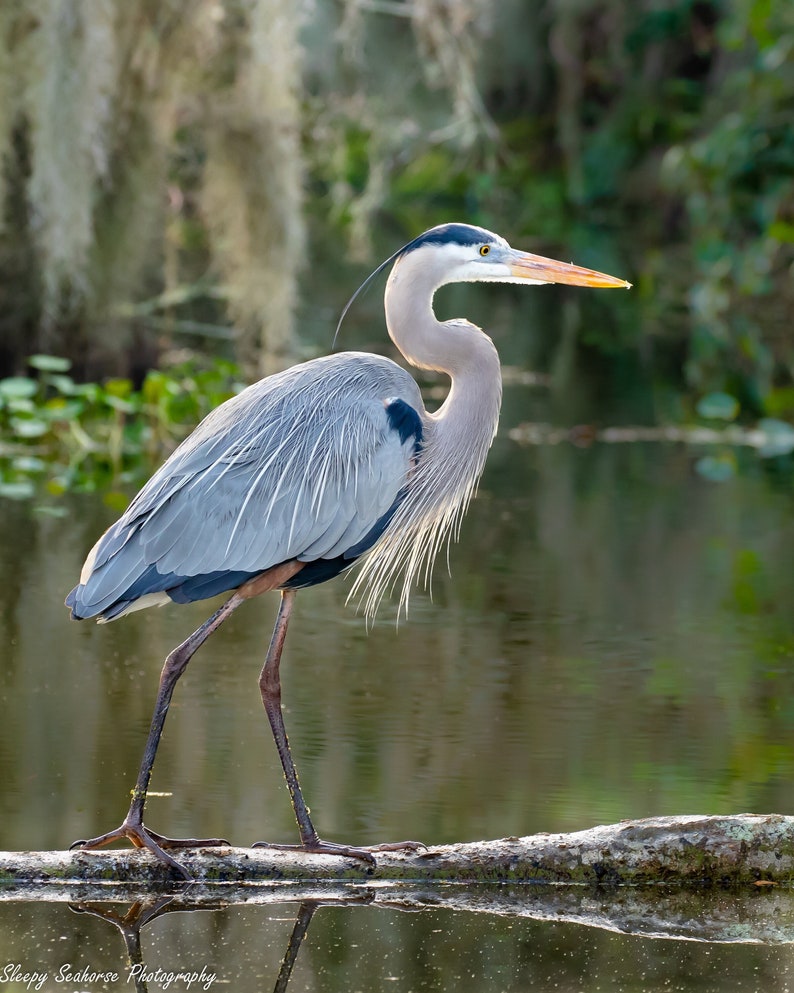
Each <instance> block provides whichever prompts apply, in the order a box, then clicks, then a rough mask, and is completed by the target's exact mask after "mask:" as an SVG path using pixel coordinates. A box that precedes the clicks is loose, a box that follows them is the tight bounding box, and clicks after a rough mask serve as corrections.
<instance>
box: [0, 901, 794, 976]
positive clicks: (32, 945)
mask: <svg viewBox="0 0 794 993" xmlns="http://www.w3.org/2000/svg"><path fill="white" fill-rule="evenodd" d="M76 888H78V887H76ZM212 889H213V888H212V887H203V888H202V887H200V886H198V887H195V888H194V887H188V888H186V889H184V890H182V891H181V892H179V893H176V894H168V895H166V894H161V895H152V896H150V897H145V898H142V899H140V900H135V901H134V902H133V904H132V906H130V907H127V908H124V909H121V908H117V907H114V906H113V905H112V904H109V903H104V902H101V903H93V902H91V903H86V902H85V901H83V902H81V903H78V904H77V905H73V907H72V909H74V910H76V911H77V912H78V914H79V916H78V917H77V918H74V917H73V918H71V919H67V917H66V916H65V914H66V908H65V906H64V905H63V904H60V905H59V904H55V903H53V904H47V903H28V904H24V903H20V904H14V903H12V902H9V901H7V900H5V901H3V902H0V962H9V963H16V964H18V965H19V968H20V970H27V971H28V973H30V974H32V973H33V971H35V972H36V974H37V975H38V976H46V977H47V981H48V982H49V985H47V981H45V983H44V984H43V985H42V988H44V989H51V988H61V987H62V986H63V985H64V984H60V986H59V985H58V984H57V983H55V982H54V977H55V976H57V975H59V974H60V975H65V974H66V973H67V972H70V973H71V974H72V975H80V974H82V975H89V976H90V975H91V974H94V975H95V976H96V975H105V976H109V975H111V974H114V973H115V974H116V975H118V976H119V979H118V980H116V981H113V982H110V981H107V982H105V981H103V980H101V979H98V980H90V979H89V980H87V981H86V982H85V983H84V984H82V985H81V986H80V989H81V990H85V991H87V993H100V991H101V990H103V989H116V988H118V989H122V988H133V987H135V988H136V989H137V990H138V991H139V993H142V991H147V993H155V991H156V990H160V989H165V988H166V984H167V986H168V988H170V989H173V990H185V989H188V988H189V989H192V990H196V989H220V988H224V987H228V988H231V989H234V990H235V993H248V991H251V993H253V991H254V990H256V991H258V993H259V991H261V990H263V989H265V990H267V989H275V990H276V991H281V993H284V991H286V990H289V993H301V991H310V990H319V989H321V990H323V993H353V991H360V993H370V991H373V993H374V991H376V990H383V989H396V990H405V991H409V990H418V989H432V990H436V991H439V993H446V991H449V993H468V991H472V993H474V991H477V993H504V991H505V990H513V989H515V990H535V989H537V990H550V989H559V990H562V991H570V993H573V991H578V993H589V991H591V990H592V991H594V993H595V991H596V990H599V989H601V990H603V989H607V988H608V989H611V990H616V991H623V990H625V991H627V993H629V991H631V993H637V991H648V993H655V991H657V990H662V989H678V990H682V991H686V993H690V991H692V993H694V991H696V990H709V991H712V990H713V991H715V993H716V991H719V993H731V991H733V990H736V991H739V990H742V991H744V990H759V991H760V990H781V991H782V990H784V989H786V988H787V986H788V982H789V979H790V977H791V971H792V965H794V945H792V944H791V943H790V942H791V940H792V935H794V930H793V929H792V922H794V908H793V907H792V901H791V897H790V894H789V893H787V892H784V891H778V892H777V893H769V892H764V893H761V894H758V893H752V892H748V891H746V890H744V891H732V892H716V891H709V892H701V893H699V894H693V893H691V892H690V893H686V892H684V891H681V890H676V889H672V888H671V889H667V888H664V887H661V888H659V887H655V888H647V889H645V890H642V889H635V888H622V889H619V890H608V889H607V890H601V889H590V888H584V887H532V886H524V887H515V886H514V887H499V886H495V887H487V886H479V887H477V886H475V887H442V888H435V889H433V890H428V888H427V887H410V886H407V887H403V886H395V887H393V888H392V889H391V890H389V889H388V888H386V889H385V890H384V889H383V888H379V889H377V888H375V889H369V890H367V888H359V887H353V888H352V889H351V891H350V892H351V894H352V895H351V896H350V897H349V898H348V897H345V896H344V895H341V896H339V897H338V898H335V897H333V896H331V895H330V893H329V894H327V895H323V893H322V887H317V888H316V889H315V891H314V893H313V894H312V893H311V888H310V887H306V888H299V889H303V890H304V893H305V899H301V898H300V897H299V896H298V895H297V893H298V889H296V888H290V887H287V888H286V889H287V890H288V891H289V893H288V894H287V893H285V892H284V889H285V888H284V887H283V886H282V887H281V890H282V892H281V893H279V887H278V885H273V886H271V887H262V888H260V887H250V886H249V887H244V888H242V889H238V890H236V891H235V890H225V889H223V888H221V891H220V892H221V894H222V895H221V896H220V897H219V896H218V895H216V894H215V893H213V892H212ZM332 889H334V890H339V891H344V886H337V887H333V888H332ZM453 891H454V892H453ZM448 897H451V903H450V908H446V903H447V898H448ZM285 899H286V900H290V901H293V900H300V901H301V902H300V903H297V904H296V903H295V902H292V903H284V902H279V901H284V900H285ZM227 900H229V901H231V902H229V903H227ZM361 903H364V904H366V906H365V907H363V908H361V907H359V906H356V905H357V904H361ZM296 906H297V908H298V909H297V912H296V910H295V907H296ZM452 908H457V909H456V910H455V909H452ZM411 909H415V910H418V911H419V912H416V913H408V914H406V913H405V910H411ZM197 910H209V911H212V912H211V913H204V914H199V913H194V912H188V913H184V911H197ZM179 911H182V913H180V912H179ZM473 911H474V912H473ZM699 919H702V921H706V920H708V921H710V922H712V926H713V927H714V928H716V929H717V930H715V931H712V934H713V935H714V936H717V935H719V938H718V940H717V941H716V942H715V941H704V940H702V939H698V938H697V937H695V933H696V932H695V931H693V930H692V926H693V925H692V924H690V923H688V922H693V924H694V927H695V928H698V927H700V923H695V922H698V920H699ZM107 924H110V925H112V928H111V929H110V930H109V929H108V928H107ZM310 924H311V930H309V925H310ZM586 925H589V926H586ZM144 928H146V929H147V935H146V941H145V942H144V941H142V935H141V932H142V931H143V929H144ZM116 932H119V933H120V934H121V936H122V940H123V947H124V950H125V952H126V960H127V961H126V964H125V965H124V966H122V964H121V962H120V956H119V952H120V948H119V944H118V941H117V940H116V939H115V937H114V935H115V933H116ZM307 932H308V933H309V938H308V940H307ZM654 934H655V935H656V936H651V935H654ZM108 937H111V938H112V940H111V941H108V940H107V938H108ZM682 937H683V938H684V939H685V940H681V938H682ZM765 940H766V941H769V942H771V943H769V944H764V943H763V942H764V941H765ZM780 942H788V943H787V944H780ZM67 963H68V966H67V965H66V964H67ZM177 974H181V976H180V978H175V977H176V976H177ZM128 977H129V978H128ZM169 977H173V978H169ZM190 977H192V978H190ZM274 984H275V985H274ZM16 988H20V989H21V988H23V987H21V986H17V987H15V986H13V985H11V986H10V989H12V990H13V989H16ZM65 988H67V989H68V988H69V987H68V985H67V986H65Z"/></svg>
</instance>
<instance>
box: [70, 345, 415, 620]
mask: <svg viewBox="0 0 794 993" xmlns="http://www.w3.org/2000/svg"><path fill="white" fill-rule="evenodd" d="M395 396H397V397H399V398H401V399H402V400H404V402H405V403H406V404H409V405H410V406H411V407H412V408H413V409H414V410H416V411H417V414H416V417H417V418H418V417H419V416H420V413H419V412H421V411H422V405H421V397H420V395H419V390H418V387H417V386H416V384H415V383H414V381H413V379H412V378H411V377H410V376H409V375H408V373H406V372H405V371H404V370H403V369H401V368H400V367H399V366H397V365H396V364H395V363H393V362H391V361H390V360H388V359H384V358H380V357H378V356H372V355H367V354H364V353H343V354H341V355H336V356H330V357H327V358H324V359H315V360H312V361H310V362H307V363H304V364H303V365H300V366H295V367H293V368H292V369H290V370H287V371H286V372H285V373H280V374H277V375H276V376H270V377H268V378H267V379H264V380H262V381H261V382H260V383H257V384H254V386H251V387H249V388H248V389H247V390H244V391H243V392H242V393H241V394H239V395H238V396H237V397H234V398H233V399H231V400H229V401H227V403H225V404H222V405H221V406H220V407H219V408H217V409H216V410H214V411H213V412H212V413H211V414H210V415H209V416H208V417H207V418H205V420H204V421H202V423H201V424H200V425H199V426H198V427H197V428H196V430H195V431H194V432H193V434H192V435H191V436H190V437H189V438H187V439H186V440H185V442H183V443H182V445H181V446H180V447H179V448H178V449H177V450H176V451H175V452H174V453H173V455H172V456H171V457H170V458H169V459H168V461H167V462H166V463H165V464H164V465H163V466H162V467H161V468H160V469H159V470H158V471H157V472H156V473H155V475H154V476H153V477H152V478H151V479H150V480H149V482H148V483H147V484H146V486H144V488H143V489H142V490H141V491H140V493H139V494H138V495H137V496H136V497H135V499H134V500H133V501H132V503H131V504H130V506H129V508H128V509H127V511H126V512H125V514H124V515H123V516H122V517H121V518H120V519H119V521H117V522H116V524H114V525H113V526H112V527H111V528H110V529H109V530H108V531H107V532H106V533H105V535H104V536H103V537H102V538H101V539H100V541H99V542H98V543H97V545H96V546H95V548H94V550H93V551H92V556H93V558H92V557H91V556H89V560H88V561H87V563H86V567H85V569H84V575H83V577H81V586H78V587H77V588H76V590H75V591H74V592H73V594H70V605H72V606H73V609H74V610H75V614H76V615H77V616H92V615H94V614H97V613H101V612H102V611H104V610H107V611H108V613H110V609H109V608H110V607H111V606H112V605H113V604H114V603H117V602H121V601H124V600H126V599H129V596H128V595H127V594H128V593H129V591H130V590H131V589H133V588H134V589H135V590H136V591H139V590H140V588H141V583H142V582H143V581H144V579H145V583H146V593H147V594H148V593H151V592H160V591H161V590H166V591H167V589H168V588H169V587H168V585H167V584H168V583H171V584H172V585H173V584H174V582H175V578H176V579H179V578H180V577H197V576H204V575H207V576H209V575H214V574H217V573H218V572H223V571H228V572H229V573H237V574H240V573H256V572H259V571H263V570H265V569H268V568H270V567H271V566H273V565H276V564H278V563H280V562H284V561H287V560H289V559H293V558H297V559H300V560H301V561H305V562H312V561H315V560H317V559H323V558H333V557H335V556H338V555H343V554H344V553H345V551H346V550H347V549H350V548H353V547H355V546H357V545H359V544H360V543H361V542H362V541H363V539H364V538H365V537H366V536H367V535H368V534H369V533H370V532H371V530H372V529H373V527H374V526H375V525H376V524H377V522H378V521H379V520H380V519H381V518H382V517H383V515H384V514H386V513H387V511H388V510H389V508H390V507H392V505H393V504H394V503H395V501H396V500H397V497H398V494H399V493H400V492H401V490H402V488H403V487H404V486H405V483H406V480H407V477H408V473H409V471H410V466H411V461H412V458H413V456H414V448H415V442H416V438H414V437H413V436H404V435H403V433H402V432H401V431H397V430H395V429H394V427H393V425H392V423H391V421H390V418H389V416H388V413H387V409H386V405H387V403H388V402H389V401H390V399H391V398H393V397H395ZM152 567H154V568H152ZM158 576H162V577H163V584H162V586H161V587H160V588H159V589H155V588H154V587H155V586H156V585H157V577H158ZM136 584H137V585H136ZM216 585H217V584H216ZM213 588H214V587H213ZM125 609H126V608H125Z"/></svg>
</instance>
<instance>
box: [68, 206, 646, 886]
mask: <svg viewBox="0 0 794 993" xmlns="http://www.w3.org/2000/svg"><path fill="white" fill-rule="evenodd" d="M390 263H394V267H393V269H392V271H391V274H390V276H389V279H388V282H387V284H386V291H385V296H384V303H385V309H386V325H387V328H388V332H389V335H390V336H391V339H392V341H393V342H394V344H395V345H396V346H397V348H398V349H399V350H400V352H401V353H402V354H403V356H404V357H405V358H406V359H407V360H408V362H410V363H411V364H412V365H414V366H416V367H418V368H420V369H430V370H435V371H438V372H443V373H446V374H447V375H448V376H449V377H450V380H451V387H450V390H449V394H448V396H447V398H446V400H445V401H444V403H443V404H442V405H441V407H440V408H439V409H438V410H437V411H436V412H435V413H428V412H427V411H426V410H425V408H424V405H423V403H422V397H421V395H420V392H419V388H418V386H417V385H416V383H415V382H414V380H413V378H412V377H411V376H410V375H409V374H408V373H407V372H406V371H405V370H404V369H402V368H401V367H400V366H399V365H397V364H396V363H395V362H392V361H391V360H390V359H387V358H383V357H381V356H379V355H370V354H366V353H362V352H344V353H341V354H337V355H330V356H326V357H324V358H318V359H313V360H311V361H309V362H305V363H303V364H301V365H297V366H294V367H293V368H291V369H288V370H287V371H285V372H281V373H277V374H276V375H273V376H268V377H267V378H266V379H263V380H261V381H260V382H258V383H255V384H254V385H253V386H249V387H248V389H246V390H243V392H242V393H240V394H239V395H238V396H236V397H233V398H232V399H231V400H228V401H227V402H226V403H224V404H222V405H221V406H220V407H218V408H217V409H215V410H214V411H212V413H210V414H209V416H207V417H206V418H205V419H204V420H203V421H202V422H201V424H199V426H198V427H197V428H196V430H195V431H194V432H193V433H192V434H191V435H190V437H188V438H187V439H186V440H185V441H184V442H183V443H182V444H181V445H180V446H179V447H178V448H177V449H176V451H175V452H174V453H173V455H171V457H170V458H169V459H168V460H167V461H166V462H165V464H164V465H163V466H162V467H161V468H160V469H159V470H158V471H157V472H156V473H155V474H154V476H152V478H151V479H150V480H149V482H148V483H147V484H146V485H145V486H144V488H143V489H142V490H141V491H140V493H138V495H137V496H136V497H135V499H134V500H133V501H132V503H131V504H130V506H129V507H128V509H127V510H126V512H125V513H124V514H123V516H122V517H121V518H120V519H119V520H118V521H117V522H116V524H114V525H113V526H112V527H111V528H110V529H109V530H107V531H106V532H105V533H104V534H103V535H102V537H101V538H100V539H99V541H98V542H97V543H96V545H94V547H93V548H92V549H91V551H90V553H89V555H88V558H87V559H86V562H85V565H84V566H83V571H82V574H81V576H80V583H79V585H78V586H76V587H75V588H74V589H73V590H72V592H71V593H70V594H69V596H68V597H67V599H66V604H67V606H68V607H70V608H71V611H72V617H75V618H79V619H82V618H86V617H97V618H98V619H99V620H100V621H110V620H113V619H114V618H117V617H121V616H122V615H124V614H127V613H130V611H133V610H139V609H141V608H142V607H149V606H152V605H154V604H164V603H169V602H170V601H175V602H176V603H189V602H191V601H193V600H202V599H205V598H207V597H212V596H215V595H216V594H219V593H223V592H228V591H229V590H233V591H234V592H233V593H232V595H231V597H230V598H229V599H228V600H227V601H226V602H225V603H224V605H223V606H222V607H221V608H220V609H219V610H218V611H216V613H215V614H213V616H212V617H210V618H209V620H207V621H206V622H205V623H204V624H202V625H201V627H200V628H198V629H197V630H196V631H195V632H194V633H193V634H191V635H190V637H189V638H188V639H187V640H186V641H184V642H182V644H181V645H179V646H178V647H177V648H175V649H174V650H173V651H172V652H171V653H170V655H169V656H168V657H167V659H166V660H165V664H164V666H163V671H162V674H161V677H160V686H159V691H158V694H157V702H156V705H155V709H154V715H153V717H152V724H151V729H150V731H149V737H148V740H147V742H146V748H145V750H144V754H143V759H142V762H141V767H140V772H139V774H138V781H137V783H136V785H135V789H134V790H133V791H132V802H131V804H130V808H129V811H128V813H127V816H126V817H125V819H124V821H123V823H122V824H121V825H120V827H118V828H116V829H115V830H114V831H110V832H109V833H107V834H104V835H101V836H100V837H98V838H92V839H90V840H89V841H78V842H75V844H74V845H73V846H72V847H81V848H98V847H100V846H102V845H105V844H108V843H109V842H112V841H117V840H120V839H122V838H126V839H129V840H130V841H131V842H132V843H133V844H134V845H136V846H137V847H145V848H148V849H149V850H150V851H151V852H153V853H154V854H155V855H156V856H157V857H158V858H159V859H161V860H162V861H163V862H165V863H167V864H168V865H169V866H171V867H172V868H174V869H175V870H177V871H178V872H179V873H180V874H181V875H183V876H185V877H186V878H189V876H188V873H187V872H186V870H185V868H184V867H183V866H182V865H181V864H180V863H179V862H177V861H176V859H174V858H173V857H172V856H171V855H170V854H169V853H168V852H167V851H165V849H167V848H185V847H194V846H207V845H220V844H226V842H224V841H223V840H222V839H217V838H214V839H203V840H197V839H187V840H175V839H170V838H164V837H163V836H162V835H159V834H155V833H154V832H153V831H150V830H149V829H148V828H146V827H144V824H143V810H144V805H145V803H146V795H147V790H148V787H149V780H150V777H151V771H152V765H153V763H154V758H155V754H156V752H157V746H158V743H159V740H160V735H161V733H162V730H163V724H164V722H165V716H166V713H167V711H168V706H169V703H170V700H171V696H172V693H173V691H174V686H175V684H176V682H177V680H178V679H179V676H180V675H181V674H182V672H184V670H185V667H186V666H187V664H188V662H189V661H190V659H191V658H192V656H193V654H194V653H195V651H196V650H197V649H198V648H199V647H200V646H201V645H202V644H203V643H204V641H205V640H206V639H207V637H208V636H209V635H210V634H212V632H213V631H215V630H216V629H217V628H218V627H219V626H220V625H221V624H222V623H223V621H224V620H226V618H227V617H229V615H230V614H231V613H232V612H233V611H234V610H236V609H237V607H239V606H240V604H241V603H243V602H244V601H245V600H248V599H250V598H251V597H254V596H258V595H259V594H260V593H265V592H267V591H269V590H278V591H280V593H281V602H280V607H279V611H278V615H277V618H276V624H275V629H274V631H273V637H272V640H271V643H270V647H269V650H268V653H267V656H266V660H265V664H264V667H263V668H262V672H261V675H260V679H259V686H260V690H261V694H262V701H263V703H264V706H265V711H266V712H267V716H268V719H269V721H270V726H271V729H272V732H273V737H274V738H275V742H276V747H277V748H278V752H279V757H280V759H281V763H282V766H283V768H284V775H285V777H286V780H287V785H288V787H289V792H290V796H291V799H292V805H293V808H294V811H295V817H296V819H297V822H298V829H299V831H300V845H299V846H278V847H299V848H301V849H303V850H305V851H308V852H322V853H328V854H334V855H347V856H354V857H356V858H359V859H363V860H364V861H366V862H373V861H374V858H373V855H372V851H375V850H378V849H381V850H383V849H384V848H412V847H418V846H417V845H416V843H415V842H401V843H398V844H396V845H386V846H383V845H381V846H373V847H372V848H354V847H350V846H347V845H337V844H333V843H330V842H325V841H322V840H321V839H320V837H319V836H318V834H317V832H316V831H315V828H314V825H313V824H312V821H311V819H310V817H309V812H308V809H307V807H306V804H305V803H304V800H303V795H302V793H301V789H300V786H299V784H298V777H297V773H296V771H295V766H294V764H293V761H292V756H291V754H290V749H289V745H288V742H287V735H286V732H285V729H284V722H283V718H282V713H281V686H280V682H279V663H280V659H281V650H282V646H283V644H284V637H285V635H286V632H287V624H288V621H289V617H290V613H291V611H292V607H293V603H294V600H295V591H296V590H298V589H300V588H302V587H305V586H312V585H314V584H316V583H321V582H324V581H325V580H327V579H331V578H333V577H334V576H336V575H338V574H339V573H341V572H344V571H345V570H347V569H348V568H350V566H352V565H353V563H354V562H355V561H356V560H358V559H359V558H362V557H363V564H362V567H361V571H360V572H359V574H358V578H357V580H356V584H355V587H354V589H357V590H358V591H360V592H361V593H362V594H363V597H364V601H365V605H366V608H367V610H368V611H370V612H372V611H373V610H374V609H375V607H376V606H377V603H378V601H379V600H380V598H381V597H382V595H383V594H384V592H385V590H386V589H387V588H388V587H390V586H391V584H392V582H393V581H394V580H395V578H396V577H397V576H398V575H399V574H400V573H402V574H403V575H404V584H403V587H402V598H401V603H404V602H405V601H406V600H407V597H408V592H409V589H410V587H411V585H412V582H413V580H414V579H415V578H416V577H417V575H418V574H421V573H423V572H425V571H426V570H429V568H430V566H431V564H432V561H433V558H434V557H435V554H436V552H437V551H438V549H439V547H440V546H441V544H442V543H443V542H444V540H445V539H448V538H449V536H450V535H451V534H452V533H453V532H454V530H455V526H456V524H457V523H458V522H459V521H460V518H461V516H462V514H463V512H464V511H465V509H466V506H467V504H468V502H469V499H470V498H471V496H472V493H473V492H474V489H475V487H476V485H477V481H478V479H479V477H480V474H481V472H482V469H483V466H484V463H485V457H486V454H487V452H488V449H489V448H490V446H491V442H492V440H493V437H494V434H495V432H496V426H497V421H498V418H499V407H500V402H501V395H502V381H501V375H500V369H499V357H498V355H497V352H496V348H495V347H494V345H493V342H492V341H491V339H490V338H489V337H488V336H487V335H486V334H484V333H483V332H482V331H481V330H480V329H479V328H478V327H476V326H475V325H473V324H471V323H470V322H469V321H466V320H461V319H455V320H449V321H443V322H441V321H438V320H437V319H436V317H435V314H434V313H433V309H432V301H433V295H434V293H435V291H436V290H437V289H438V287H440V286H443V285H444V284H445V283H455V282H465V281H482V282H497V283H528V284H542V283H572V284H576V285H581V286H593V287H621V286H623V287H627V286H629V285H630V284H629V283H626V282H625V281H624V280H622V279H615V278H614V277H612V276H606V275H604V274H603V273H599V272H594V271H593V270H591V269H583V268H579V267H578V266H574V265H568V264H566V263H563V262H555V261H553V260H551V259H546V258H542V257H541V256H537V255H530V254H527V253H524V252H519V251H516V250H515V249H512V248H511V247H510V246H509V245H508V244H507V242H506V241H505V240H504V239H503V238H501V237H499V236H498V235H495V234H492V233H491V232H490V231H485V230H483V229H482V228H478V227H473V226H470V225H468V224H442V225H440V226H438V227H435V228H432V229H431V230H430V231H426V232H425V233H424V234H422V235H420V236H419V237H418V238H415V239H414V240H413V241H411V242H409V243H408V244H407V245H405V246H404V247H403V248H401V249H400V250H399V251H397V252H395V253H394V255H392V256H391V258H389V259H387V260H386V261H385V262H384V263H383V264H382V265H380V266H379V267H378V269H376V270H375V272H374V273H373V274H372V276H374V275H376V274H377V273H379V272H380V271H381V270H382V269H384V268H385V267H386V266H387V265H389V264H390ZM372 276H370V277H369V278H370V279H371V278H372ZM368 281H369V280H367V282H368ZM364 285H366V283H365V284H364ZM360 289H361V288H360ZM360 289H359V291H360ZM359 291H357V293H358V292H359ZM354 298H355V296H354ZM354 298H353V299H354ZM351 302H352V300H351ZM348 306H349V304H348ZM346 310H347V308H345V312H346ZM343 316H344V314H343Z"/></svg>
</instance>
